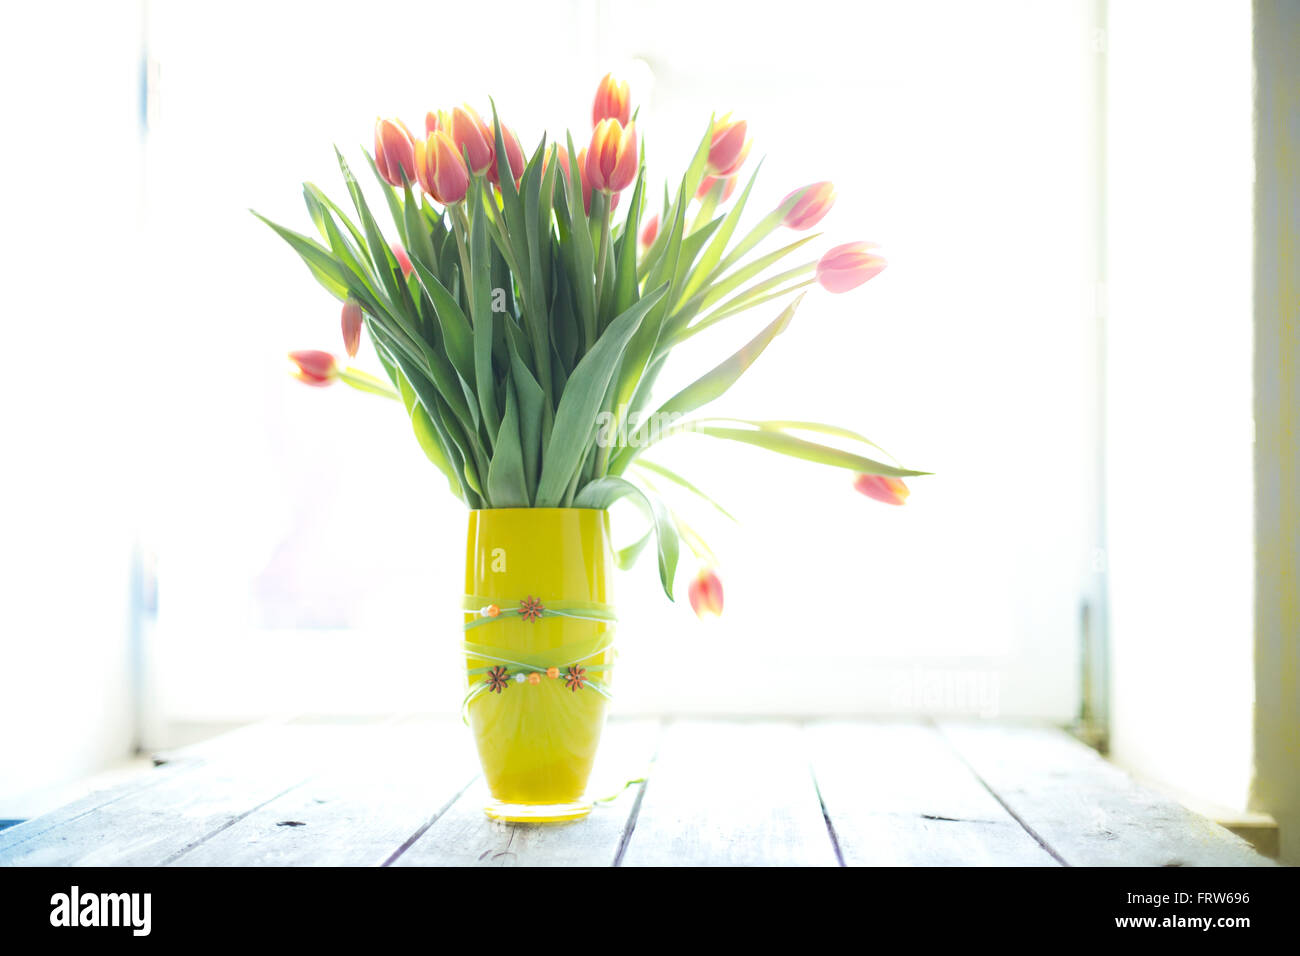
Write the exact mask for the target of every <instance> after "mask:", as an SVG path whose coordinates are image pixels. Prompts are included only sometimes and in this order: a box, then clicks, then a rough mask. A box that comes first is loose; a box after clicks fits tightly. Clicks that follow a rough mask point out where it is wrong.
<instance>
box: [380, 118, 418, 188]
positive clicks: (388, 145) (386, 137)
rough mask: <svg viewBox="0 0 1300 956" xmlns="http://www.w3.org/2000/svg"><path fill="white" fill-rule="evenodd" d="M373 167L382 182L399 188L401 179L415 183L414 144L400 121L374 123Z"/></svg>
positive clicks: (382, 120)
mask: <svg viewBox="0 0 1300 956" xmlns="http://www.w3.org/2000/svg"><path fill="white" fill-rule="evenodd" d="M375 166H376V167H377V168H378V169H379V175H380V176H382V177H384V182H386V183H388V184H389V185H392V186H397V187H398V188H401V186H402V177H403V175H405V177H406V181H407V182H414V181H415V142H414V137H412V136H411V132H410V130H408V129H407V128H406V127H405V126H403V125H402V121H401V120H385V119H381V120H377V121H376V122H375Z"/></svg>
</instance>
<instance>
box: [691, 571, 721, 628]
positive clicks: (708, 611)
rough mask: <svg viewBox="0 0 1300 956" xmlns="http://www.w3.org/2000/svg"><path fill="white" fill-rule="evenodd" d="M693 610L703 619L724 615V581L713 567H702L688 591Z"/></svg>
mask: <svg viewBox="0 0 1300 956" xmlns="http://www.w3.org/2000/svg"><path fill="white" fill-rule="evenodd" d="M687 595H688V596H689V597H690V600H691V610H693V611H694V612H695V616H696V617H698V618H700V619H701V620H703V619H705V618H707V617H720V616H721V615H722V581H720V580H719V579H718V576H717V574H715V573H714V572H713V570H712V569H711V568H701V569H700V573H699V574H697V575H695V578H694V580H692V581H691V586H690V588H689V589H688V591H687Z"/></svg>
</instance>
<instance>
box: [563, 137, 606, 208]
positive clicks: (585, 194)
mask: <svg viewBox="0 0 1300 956" xmlns="http://www.w3.org/2000/svg"><path fill="white" fill-rule="evenodd" d="M575 162H576V163H577V164H578V183H579V184H580V185H581V186H582V208H583V210H584V211H585V212H586V213H587V215H591V180H590V179H588V178H587V147H585V146H584V147H583V148H582V149H580V150H578V158H577V159H576V160H575ZM560 165H561V166H563V167H564V173H565V175H566V176H567V175H568V173H569V154H568V153H566V152H565V151H564V147H563V146H561V147H560ZM618 195H619V194H618V193H614V195H612V196H610V197H609V211H610V212H611V213H612V212H613V211H614V210H615V209H617V208H618Z"/></svg>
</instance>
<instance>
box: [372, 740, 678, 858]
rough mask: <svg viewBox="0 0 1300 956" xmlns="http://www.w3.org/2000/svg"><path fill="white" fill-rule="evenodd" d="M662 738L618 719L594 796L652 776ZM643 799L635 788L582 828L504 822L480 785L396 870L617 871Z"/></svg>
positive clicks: (599, 764)
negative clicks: (487, 810) (488, 807)
mask: <svg viewBox="0 0 1300 956" xmlns="http://www.w3.org/2000/svg"><path fill="white" fill-rule="evenodd" d="M659 733H660V724H659V722H658V721H631V722H629V721H618V720H614V721H610V723H609V725H608V726H607V727H606V728H605V733H604V737H603V739H602V740H601V743H600V752H599V756H598V757H597V761H596V766H595V768H593V770H592V778H591V787H590V792H591V793H592V794H594V795H596V796H598V797H599V796H603V795H613V794H618V793H619V791H620V789H621V788H622V787H623V786H624V785H625V784H626V783H627V781H628V780H631V779H635V778H638V777H643V776H645V774H646V772H647V769H648V767H649V764H650V760H651V758H652V757H653V755H654V748H655V746H656V744H657V742H658V738H659ZM639 793H640V785H634V786H631V787H628V788H627V789H626V790H625V791H623V792H622V793H621V794H620V795H619V796H618V798H617V799H616V800H612V801H610V802H608V803H606V804H601V805H597V806H596V807H595V809H593V810H592V812H591V815H590V816H588V817H587V818H586V819H584V820H579V821H577V822H575V823H566V824H556V823H541V824H504V823H495V822H493V821H491V820H489V819H487V817H485V816H484V815H483V805H484V804H485V803H486V802H487V801H488V798H489V794H488V790H487V785H486V784H485V783H484V782H483V780H482V779H479V780H476V781H475V783H474V784H473V785H472V786H471V787H470V788H469V789H468V790H467V791H466V792H465V793H464V794H462V795H461V798H460V799H459V800H457V801H456V802H455V803H454V804H453V805H452V806H451V808H450V809H448V811H447V812H446V813H444V814H443V815H442V816H440V817H439V818H438V820H437V821H436V822H435V823H434V825H433V826H431V827H430V828H429V829H428V830H427V831H426V832H425V833H424V834H422V835H421V837H420V838H419V839H418V840H417V841H416V842H415V843H414V844H412V845H411V846H410V847H409V848H408V849H407V850H406V851H405V852H403V853H402V854H401V856H399V857H398V858H397V860H396V861H395V862H394V864H393V865H394V866H612V865H613V863H614V860H615V858H616V857H617V856H618V851H619V847H620V845H621V843H622V840H623V837H624V835H625V833H626V831H627V826H628V822H629V819H630V817H631V814H632V813H633V811H634V809H635V807H636V803H637V796H638V795H639Z"/></svg>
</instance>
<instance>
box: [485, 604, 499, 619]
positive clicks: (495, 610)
mask: <svg viewBox="0 0 1300 956" xmlns="http://www.w3.org/2000/svg"><path fill="white" fill-rule="evenodd" d="M483 613H484V614H486V615H487V616H488V617H496V616H497V615H498V614H500V613H501V608H499V607H497V606H496V605H495V604H489V605H488V606H487V607H486V608H485V609H484V610H483Z"/></svg>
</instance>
